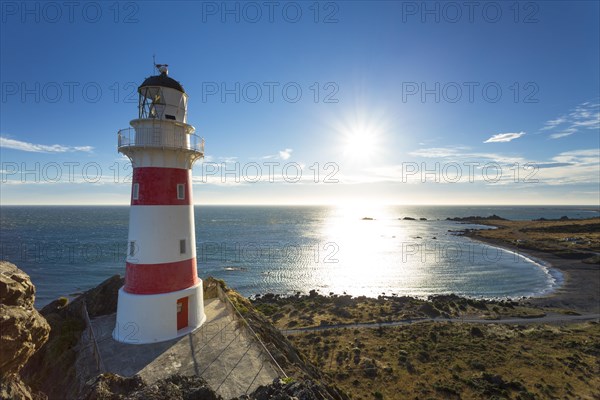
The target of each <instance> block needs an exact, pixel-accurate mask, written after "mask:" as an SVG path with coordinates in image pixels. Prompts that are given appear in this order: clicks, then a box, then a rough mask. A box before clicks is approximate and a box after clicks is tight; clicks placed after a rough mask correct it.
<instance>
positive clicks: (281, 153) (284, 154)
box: [261, 149, 294, 160]
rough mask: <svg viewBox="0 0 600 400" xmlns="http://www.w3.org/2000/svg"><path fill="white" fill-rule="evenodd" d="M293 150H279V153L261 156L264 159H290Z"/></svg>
mask: <svg viewBox="0 0 600 400" xmlns="http://www.w3.org/2000/svg"><path fill="white" fill-rule="evenodd" d="M292 151H294V150H293V149H284V150H279V151H278V152H277V154H269V155H266V156H262V157H261V158H262V159H263V160H271V159H278V160H288V159H289V158H290V157H291V156H292Z"/></svg>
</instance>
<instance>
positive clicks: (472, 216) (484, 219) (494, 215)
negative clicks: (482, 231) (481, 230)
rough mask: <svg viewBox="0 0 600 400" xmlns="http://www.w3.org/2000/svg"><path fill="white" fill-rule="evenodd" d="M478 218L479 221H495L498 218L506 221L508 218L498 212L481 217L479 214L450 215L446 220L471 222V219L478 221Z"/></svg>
mask: <svg viewBox="0 0 600 400" xmlns="http://www.w3.org/2000/svg"><path fill="white" fill-rule="evenodd" d="M476 220H479V221H493V220H496V221H506V220H507V219H506V218H502V217H500V216H498V215H496V214H493V215H490V216H488V217H481V216H479V215H477V216H475V215H471V216H470V217H454V218H450V217H448V218H446V221H466V222H469V221H476Z"/></svg>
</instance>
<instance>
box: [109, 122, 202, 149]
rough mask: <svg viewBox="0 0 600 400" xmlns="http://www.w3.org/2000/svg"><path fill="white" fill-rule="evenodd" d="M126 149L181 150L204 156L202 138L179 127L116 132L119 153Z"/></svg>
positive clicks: (131, 129) (129, 129) (128, 129)
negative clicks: (158, 148) (157, 148)
mask: <svg viewBox="0 0 600 400" xmlns="http://www.w3.org/2000/svg"><path fill="white" fill-rule="evenodd" d="M127 147H160V148H167V149H182V150H190V151H193V152H196V153H200V154H201V155H204V138H202V137H200V136H198V135H194V134H190V133H187V132H186V128H185V127H184V126H180V125H163V126H154V127H147V128H143V127H142V128H137V129H134V128H125V129H121V130H120V131H119V132H118V148H119V151H121V149H124V148H127Z"/></svg>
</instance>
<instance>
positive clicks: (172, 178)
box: [131, 167, 192, 206]
mask: <svg viewBox="0 0 600 400" xmlns="http://www.w3.org/2000/svg"><path fill="white" fill-rule="evenodd" d="M135 185H138V186H137V187H138V189H137V198H135V197H136V196H135V193H134V190H135V189H132V193H131V205H132V206H155V205H165V206H167V205H191V204H192V196H191V190H190V187H191V179H190V171H189V170H188V169H182V168H160V167H138V168H134V169H133V184H132V188H134V187H135ZM178 185H183V190H182V192H180V191H178ZM182 195H183V196H182Z"/></svg>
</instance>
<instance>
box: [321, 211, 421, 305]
mask: <svg viewBox="0 0 600 400" xmlns="http://www.w3.org/2000/svg"><path fill="white" fill-rule="evenodd" d="M402 222H405V223H402ZM406 222H408V221H399V220H398V216H397V215H394V214H393V210H392V209H390V208H389V207H385V206H370V207H364V206H359V205H344V206H340V207H337V208H335V209H332V210H331V213H330V215H329V216H328V218H327V220H326V222H325V223H324V226H323V232H322V235H323V237H324V238H326V240H327V242H328V243H334V244H335V247H334V248H335V249H336V250H337V251H336V252H335V255H334V256H332V257H330V258H329V259H326V260H325V259H324V268H323V269H322V275H323V276H322V277H321V278H322V280H323V281H324V282H323V283H325V282H326V284H325V285H324V286H326V287H328V290H330V291H332V292H335V293H343V292H344V291H345V292H348V293H349V294H357V293H360V294H365V293H370V294H371V295H377V294H380V292H379V291H378V290H377V288H382V287H388V288H389V287H390V286H392V285H393V286H397V287H398V288H401V287H407V288H408V287H412V288H414V287H419V286H421V283H422V282H420V281H421V280H422V279H423V277H424V274H423V273H421V272H419V266H418V265H416V266H415V265H413V264H411V263H403V262H402V260H401V259H399V258H398V252H399V250H401V248H402V244H403V243H407V242H409V241H410V240H411V237H410V236H411V227H410V225H411V224H407V223H406ZM331 249H333V247H330V249H329V250H330V251H329V255H331V254H332V253H333V251H332V250H331ZM328 261H329V262H328ZM352 292H356V293H352ZM390 293H391V292H390ZM390 293H388V294H390Z"/></svg>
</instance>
